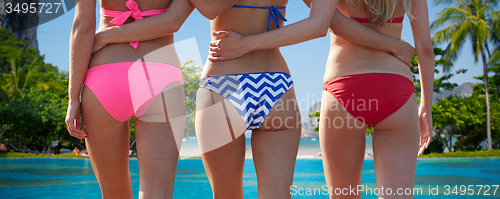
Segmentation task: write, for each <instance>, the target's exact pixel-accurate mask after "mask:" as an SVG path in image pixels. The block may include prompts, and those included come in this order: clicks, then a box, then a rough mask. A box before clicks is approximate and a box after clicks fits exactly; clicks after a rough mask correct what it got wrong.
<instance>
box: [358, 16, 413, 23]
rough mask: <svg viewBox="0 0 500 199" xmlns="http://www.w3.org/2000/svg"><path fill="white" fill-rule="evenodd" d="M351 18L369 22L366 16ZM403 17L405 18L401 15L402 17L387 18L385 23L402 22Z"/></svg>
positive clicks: (360, 21)
mask: <svg viewBox="0 0 500 199" xmlns="http://www.w3.org/2000/svg"><path fill="white" fill-rule="evenodd" d="M351 19H354V20H356V21H358V22H359V23H370V19H368V18H356V17H351ZM404 19H405V16H404V15H403V16H402V17H398V18H392V19H389V20H387V23H403V20H404Z"/></svg>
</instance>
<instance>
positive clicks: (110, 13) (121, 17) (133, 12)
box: [101, 0, 167, 49]
mask: <svg viewBox="0 0 500 199" xmlns="http://www.w3.org/2000/svg"><path fill="white" fill-rule="evenodd" d="M125 6H127V8H128V9H129V10H128V11H125V12H123V11H118V10H108V9H104V8H101V15H102V16H105V17H114V19H113V20H111V24H113V25H117V26H120V25H123V23H125V21H126V20H127V19H128V18H129V17H132V18H134V19H135V21H139V20H141V19H144V17H150V16H153V15H157V14H161V13H163V12H165V11H167V8H165V9H155V10H148V11H144V12H143V11H141V10H140V9H139V5H137V2H135V1H134V0H128V1H127V2H126V3H125ZM129 44H130V45H131V46H132V47H134V48H135V49H137V47H139V42H138V41H132V42H130V43H129Z"/></svg>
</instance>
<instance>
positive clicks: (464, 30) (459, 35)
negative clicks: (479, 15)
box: [450, 18, 473, 52]
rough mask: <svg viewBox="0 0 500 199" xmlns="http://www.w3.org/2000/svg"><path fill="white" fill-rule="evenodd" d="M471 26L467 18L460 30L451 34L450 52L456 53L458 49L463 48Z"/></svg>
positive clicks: (469, 19)
mask: <svg viewBox="0 0 500 199" xmlns="http://www.w3.org/2000/svg"><path fill="white" fill-rule="evenodd" d="M472 26H473V24H472V23H471V18H467V19H466V20H465V21H464V22H463V23H462V25H461V26H460V28H458V29H457V30H456V31H455V32H453V34H452V36H451V41H450V43H451V46H450V52H454V51H457V50H458V49H459V48H461V47H462V46H463V43H464V42H465V39H466V38H467V36H468V35H469V34H470V28H471V27H472Z"/></svg>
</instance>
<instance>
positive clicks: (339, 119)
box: [319, 91, 368, 198]
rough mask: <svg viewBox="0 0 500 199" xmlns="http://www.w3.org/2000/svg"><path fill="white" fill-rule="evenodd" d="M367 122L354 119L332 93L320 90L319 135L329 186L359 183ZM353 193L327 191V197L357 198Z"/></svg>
mask: <svg viewBox="0 0 500 199" xmlns="http://www.w3.org/2000/svg"><path fill="white" fill-rule="evenodd" d="M367 128H368V125H366V124H364V123H362V122H360V121H359V120H357V119H355V118H354V117H353V116H352V115H351V114H350V113H349V112H348V111H347V110H346V109H345V108H344V107H343V106H342V104H341V103H339V102H338V101H337V99H336V98H335V97H333V95H332V94H331V93H329V92H327V91H324V92H323V97H322V100H321V115H320V119H319V135H320V145H321V154H322V157H323V167H324V170H325V178H326V183H327V185H328V187H329V188H330V187H332V188H333V190H335V189H336V188H340V189H345V188H347V189H348V190H349V188H350V187H356V186H357V185H360V184H361V169H362V167H363V161H364V154H365V143H366V141H365V130H366V129H367ZM360 197H361V196H360V195H357V193H356V194H352V193H335V192H332V193H330V198H360Z"/></svg>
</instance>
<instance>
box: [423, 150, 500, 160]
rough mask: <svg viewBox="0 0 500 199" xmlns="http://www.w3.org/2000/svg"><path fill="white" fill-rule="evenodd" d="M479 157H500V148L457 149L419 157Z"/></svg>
mask: <svg viewBox="0 0 500 199" xmlns="http://www.w3.org/2000/svg"><path fill="white" fill-rule="evenodd" d="M477 157H500V150H499V149H493V150H491V151H488V150H481V151H455V152H449V153H430V154H426V155H421V156H420V157H419V158H477Z"/></svg>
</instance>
